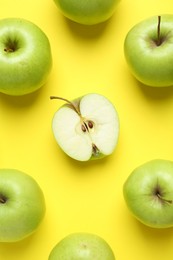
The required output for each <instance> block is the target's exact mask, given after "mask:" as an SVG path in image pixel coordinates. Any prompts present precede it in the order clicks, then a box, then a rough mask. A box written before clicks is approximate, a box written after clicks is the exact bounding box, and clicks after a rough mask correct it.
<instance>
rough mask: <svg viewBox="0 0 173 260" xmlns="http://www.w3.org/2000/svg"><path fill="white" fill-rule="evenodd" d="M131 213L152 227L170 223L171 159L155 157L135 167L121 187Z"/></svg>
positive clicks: (172, 202) (172, 221)
mask: <svg viewBox="0 0 173 260" xmlns="http://www.w3.org/2000/svg"><path fill="white" fill-rule="evenodd" d="M123 192H124V198H125V201H126V203H127V206H128V208H129V210H130V211H131V213H132V214H133V215H134V216H135V217H136V218H137V219H138V220H139V221H140V222H142V223H143V224H145V225H147V226H149V227H153V228H168V227H172V226H173V162H172V161H168V160H162V159H156V160H152V161H149V162H146V163H144V164H143V165H141V166H139V167H137V168H136V169H135V170H134V171H133V172H132V173H131V174H130V176H129V177H128V178H127V180H126V182H125V183H124V187H123Z"/></svg>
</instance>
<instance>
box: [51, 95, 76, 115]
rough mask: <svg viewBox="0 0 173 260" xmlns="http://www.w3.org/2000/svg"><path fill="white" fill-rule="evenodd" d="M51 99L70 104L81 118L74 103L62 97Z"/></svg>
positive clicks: (52, 97)
mask: <svg viewBox="0 0 173 260" xmlns="http://www.w3.org/2000/svg"><path fill="white" fill-rule="evenodd" d="M50 99H59V100H63V101H65V102H67V103H68V104H70V105H71V106H72V107H73V109H74V110H75V111H76V113H77V114H78V115H80V116H81V114H80V112H79V110H78V109H77V108H76V106H75V105H74V104H73V102H71V101H69V100H68V99H66V98H62V97H57V96H50Z"/></svg>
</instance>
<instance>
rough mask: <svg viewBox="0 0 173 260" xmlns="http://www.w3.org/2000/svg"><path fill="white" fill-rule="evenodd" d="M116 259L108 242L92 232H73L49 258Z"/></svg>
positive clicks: (59, 244)
mask: <svg viewBox="0 0 173 260" xmlns="http://www.w3.org/2000/svg"><path fill="white" fill-rule="evenodd" d="M69 259H70V260H115V256H114V253H113V251H112V249H111V248H110V246H109V245H108V243H107V242H106V241H105V240H104V239H103V238H101V237H99V236H97V235H94V234H90V233H73V234H70V235H68V236H67V237H65V238H64V239H62V240H61V241H60V242H59V243H58V244H57V245H56V246H55V247H54V248H53V249H52V251H51V253H50V255H49V258H48V260H69Z"/></svg>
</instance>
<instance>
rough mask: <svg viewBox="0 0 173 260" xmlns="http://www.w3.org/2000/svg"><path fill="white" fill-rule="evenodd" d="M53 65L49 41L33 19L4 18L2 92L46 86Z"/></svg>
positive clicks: (1, 22)
mask: <svg viewBox="0 0 173 260" xmlns="http://www.w3.org/2000/svg"><path fill="white" fill-rule="evenodd" d="M51 67H52V55H51V47H50V43H49V40H48V38H47V36H46V35H45V33H44V32H43V31H42V30H41V29H40V28H39V27H38V26H37V25H35V24H33V23H31V22H30V21H27V20H24V19H20V18H6V19H2V20H0V92H2V93H5V94H8V95H14V96H17V95H24V94H29V93H31V92H33V91H35V90H37V89H39V88H40V87H41V86H43V85H44V84H45V83H46V81H47V78H48V75H49V73H50V70H51Z"/></svg>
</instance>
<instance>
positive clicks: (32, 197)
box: [0, 169, 46, 242]
mask: <svg viewBox="0 0 173 260" xmlns="http://www.w3.org/2000/svg"><path fill="white" fill-rule="evenodd" d="M45 209H46V206H45V199H44V195H43V192H42V190H41V188H40V187H39V185H38V184H37V182H36V181H35V180H34V179H33V178H32V177H31V176H29V175H28V174H26V173H24V172H21V171H18V170H15V169H0V242H15V241H19V240H22V239H24V238H25V237H27V236H29V235H31V234H32V233H33V232H34V231H36V229H37V228H38V226H39V224H40V222H41V221H42V219H43V217H44V215H45Z"/></svg>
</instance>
